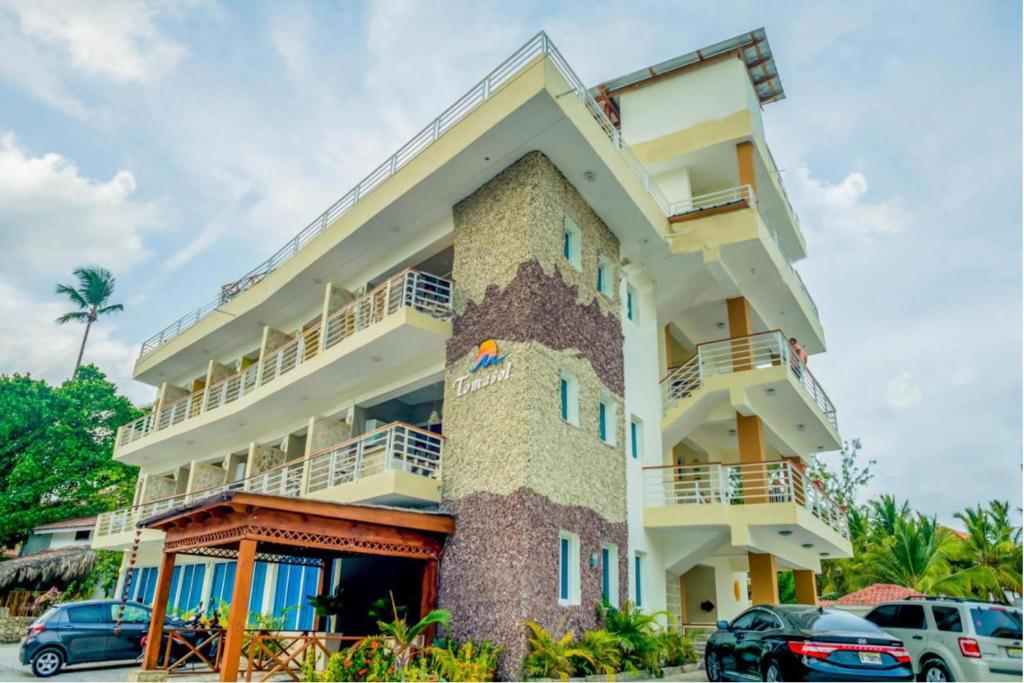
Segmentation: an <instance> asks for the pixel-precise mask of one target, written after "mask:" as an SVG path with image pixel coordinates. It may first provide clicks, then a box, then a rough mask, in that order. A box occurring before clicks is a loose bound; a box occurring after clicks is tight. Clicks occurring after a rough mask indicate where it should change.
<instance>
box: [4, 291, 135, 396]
mask: <svg viewBox="0 0 1024 683" xmlns="http://www.w3.org/2000/svg"><path fill="white" fill-rule="evenodd" d="M68 308H69V307H68V306H66V305H64V304H61V303H58V302H55V301H45V300H38V299H34V298H33V297H32V295H31V293H29V292H27V291H26V290H24V289H22V288H20V287H18V286H15V285H14V284H13V283H12V282H10V281H8V280H6V279H5V278H4V277H3V276H0V372H13V371H15V370H17V371H20V372H26V371H28V372H31V374H32V376H33V377H38V378H42V379H46V380H48V381H50V382H53V383H60V382H63V381H64V380H65V379H67V378H68V377H69V376H70V375H71V372H72V370H74V367H75V359H76V358H77V356H78V349H79V346H80V344H81V343H82V333H83V332H84V327H83V326H82V325H77V324H68V325H57V324H55V323H54V319H56V317H57V316H58V315H60V314H61V313H64V312H65V311H66V310H68ZM118 315H120V314H118V313H112V314H111V315H110V316H105V317H104V318H102V319H101V320H100V321H99V322H97V323H96V324H94V325H93V327H92V329H91V330H90V331H89V340H88V343H87V344H86V347H85V356H84V358H83V359H82V362H83V363H94V364H96V365H97V366H98V367H100V368H101V369H103V371H104V372H106V373H107V374H108V377H109V379H111V380H112V381H114V382H115V383H117V385H118V387H119V388H120V390H121V391H122V392H124V393H125V394H126V395H127V396H128V397H129V398H131V399H132V400H133V401H135V402H138V403H144V402H147V401H151V400H152V399H153V390H152V388H151V387H147V386H145V385H143V384H140V383H138V382H134V381H132V379H131V368H132V363H133V362H134V361H135V357H136V355H137V351H138V346H136V345H128V344H124V343H122V342H120V341H118V340H117V339H115V337H114V332H115V331H116V329H117V326H118V324H119V321H118V320H117V319H116V316H118Z"/></svg>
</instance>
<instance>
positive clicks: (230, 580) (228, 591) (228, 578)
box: [220, 562, 238, 602]
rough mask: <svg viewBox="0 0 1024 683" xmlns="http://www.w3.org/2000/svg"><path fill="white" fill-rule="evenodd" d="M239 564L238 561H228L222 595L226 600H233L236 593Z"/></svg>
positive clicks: (222, 598) (221, 597)
mask: <svg viewBox="0 0 1024 683" xmlns="http://www.w3.org/2000/svg"><path fill="white" fill-rule="evenodd" d="M237 566H238V563H237V562H228V566H227V569H226V570H225V572H224V590H223V592H222V593H221V595H220V599H221V600H223V601H224V602H231V596H233V595H234V594H235V568H236V567H237Z"/></svg>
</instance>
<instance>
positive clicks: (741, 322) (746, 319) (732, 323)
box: [725, 296, 754, 372]
mask: <svg viewBox="0 0 1024 683" xmlns="http://www.w3.org/2000/svg"><path fill="white" fill-rule="evenodd" d="M725 310H726V314H727V316H728V319H729V336H730V337H731V338H732V339H734V340H735V341H733V342H732V354H731V355H732V369H733V371H734V372H739V371H741V370H749V369H750V368H752V367H753V366H754V362H753V358H752V357H751V356H752V354H751V351H750V336H749V335H750V334H751V333H752V332H753V324H752V323H751V321H750V304H749V303H748V302H747V300H746V298H744V297H742V296H739V297H736V298H735V299H726V300H725Z"/></svg>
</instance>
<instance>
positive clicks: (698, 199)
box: [668, 185, 821, 318]
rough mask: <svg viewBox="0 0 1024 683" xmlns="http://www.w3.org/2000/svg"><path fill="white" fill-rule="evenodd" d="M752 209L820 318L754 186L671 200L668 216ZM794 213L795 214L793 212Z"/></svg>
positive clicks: (809, 293) (812, 299) (815, 305)
mask: <svg viewBox="0 0 1024 683" xmlns="http://www.w3.org/2000/svg"><path fill="white" fill-rule="evenodd" d="M787 201H788V200H787ZM740 204H743V205H745V206H748V207H750V208H751V209H754V211H756V212H757V214H758V216H760V218H761V221H762V222H763V223H764V224H765V227H766V228H768V234H769V235H771V237H772V241H773V242H775V246H776V247H778V249H779V253H780V254H782V260H783V262H784V263H785V264H786V268H787V269H789V271H790V272H791V273H793V277H794V278H795V279H796V282H797V284H798V285H799V286H800V289H801V291H803V293H804V296H806V297H807V301H808V302H809V303H810V304H811V308H813V309H814V315H815V317H817V318H820V317H821V315H820V313H819V312H818V304H816V303H815V302H814V297H812V296H811V292H810V290H809V289H807V285H805V284H804V280H803V278H802V277H800V273H799V271H797V269H796V267H795V266H794V265H793V263H792V261H791V259H790V257H789V253H788V252H787V251H786V248H785V247H783V246H782V240H781V239H780V238H779V231H778V230H777V229H776V228H775V225H774V224H773V223H772V222H771V221H769V220H768V217H767V216H766V215H765V214H764V212H763V211H761V210H760V209H759V207H758V203H757V193H756V192H755V191H754V188H753V187H751V186H750V185H739V186H737V187H730V188H727V189H724V190H715V191H714V192H708V193H705V194H700V195H695V196H693V197H689V198H687V199H682V200H679V201H677V202H672V203H671V204H670V205H669V215H670V216H685V215H688V214H699V213H701V212H703V211H709V210H711V209H718V208H722V207H726V206H732V205H740ZM794 215H795V214H794ZM684 234H686V233H678V234H677V235H670V236H669V238H668V239H670V240H671V239H672V238H673V237H676V236H680V235H684Z"/></svg>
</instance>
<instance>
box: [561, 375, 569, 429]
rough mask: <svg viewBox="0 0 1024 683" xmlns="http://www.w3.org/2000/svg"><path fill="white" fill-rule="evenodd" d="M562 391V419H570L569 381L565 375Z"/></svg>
mask: <svg viewBox="0 0 1024 683" xmlns="http://www.w3.org/2000/svg"><path fill="white" fill-rule="evenodd" d="M561 392H562V419H563V420H565V421H566V422H568V421H569V382H568V381H567V380H566V379H565V378H564V377H563V378H562V384H561Z"/></svg>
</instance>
